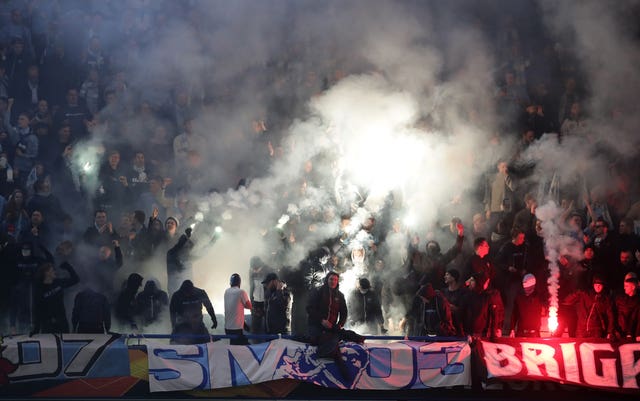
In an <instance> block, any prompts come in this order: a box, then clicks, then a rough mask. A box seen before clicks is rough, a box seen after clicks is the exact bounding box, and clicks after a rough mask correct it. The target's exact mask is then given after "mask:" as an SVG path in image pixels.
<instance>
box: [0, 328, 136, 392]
mask: <svg viewBox="0 0 640 401" xmlns="http://www.w3.org/2000/svg"><path fill="white" fill-rule="evenodd" d="M0 371H1V372H0V384H8V383H17V382H22V381H27V380H45V379H54V380H66V379H79V378H97V377H115V376H129V374H130V365H129V351H128V348H127V346H126V344H125V342H124V338H121V337H120V336H119V335H103V334H61V335H54V334H38V335H34V336H27V335H23V336H15V337H4V338H2V344H1V346H0Z"/></svg>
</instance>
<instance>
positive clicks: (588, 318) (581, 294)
mask: <svg viewBox="0 0 640 401" xmlns="http://www.w3.org/2000/svg"><path fill="white" fill-rule="evenodd" d="M604 291H605V290H603V291H602V293H600V294H596V293H595V291H593V290H591V291H578V292H575V293H573V294H571V295H569V296H567V297H566V298H565V299H564V302H563V303H564V304H566V305H573V306H575V308H576V313H577V315H578V327H577V330H576V336H577V337H596V338H605V337H607V335H609V334H611V335H613V334H614V330H615V321H614V317H613V302H612V301H611V298H609V296H608V295H606V294H604Z"/></svg>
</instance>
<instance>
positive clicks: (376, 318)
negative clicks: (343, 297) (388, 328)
mask: <svg viewBox="0 0 640 401" xmlns="http://www.w3.org/2000/svg"><path fill="white" fill-rule="evenodd" d="M348 310H349V321H350V322H351V325H353V326H356V325H361V324H366V325H367V329H369V330H370V331H371V333H370V334H378V329H379V327H380V326H382V325H383V324H384V319H383V317H382V306H381V305H380V300H379V299H378V296H377V295H376V293H375V292H374V291H373V290H369V291H367V292H366V293H365V294H363V293H361V292H360V290H359V289H355V290H353V291H352V292H351V294H350V296H349V308H348Z"/></svg>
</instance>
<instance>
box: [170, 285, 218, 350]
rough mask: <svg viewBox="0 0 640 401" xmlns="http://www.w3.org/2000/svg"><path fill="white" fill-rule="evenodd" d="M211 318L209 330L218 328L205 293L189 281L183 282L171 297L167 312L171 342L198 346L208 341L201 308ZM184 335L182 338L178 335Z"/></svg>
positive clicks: (214, 314) (211, 306)
mask: <svg viewBox="0 0 640 401" xmlns="http://www.w3.org/2000/svg"><path fill="white" fill-rule="evenodd" d="M203 306H204V307H205V308H206V309H207V312H208V313H209V316H211V321H212V325H211V328H212V329H215V328H216V327H218V320H217V318H216V313H215V311H214V310H213V305H212V304H211V301H210V300H209V296H208V295H207V293H206V292H205V291H204V290H203V289H200V288H197V287H195V286H194V285H193V282H192V281H191V280H184V281H183V282H182V285H181V286H180V288H179V289H178V291H176V292H175V294H173V295H172V296H171V303H170V305H169V312H170V314H171V326H172V327H173V332H172V334H173V335H176V336H177V337H174V338H173V339H172V340H171V342H172V343H176V344H200V343H204V342H208V341H209V331H208V330H207V327H206V326H205V325H204V321H203V316H202V307H203ZM181 334H182V335H185V336H184V337H182V336H178V335H181Z"/></svg>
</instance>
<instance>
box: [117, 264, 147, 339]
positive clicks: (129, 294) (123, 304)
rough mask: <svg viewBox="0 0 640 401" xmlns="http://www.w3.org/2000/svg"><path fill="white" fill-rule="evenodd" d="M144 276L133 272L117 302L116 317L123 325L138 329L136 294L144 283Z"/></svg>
mask: <svg viewBox="0 0 640 401" xmlns="http://www.w3.org/2000/svg"><path fill="white" fill-rule="evenodd" d="M142 280H143V278H142V276H141V275H139V274H138V273H131V274H130V275H129V277H128V278H127V281H126V282H125V283H124V287H123V288H122V291H120V294H119V295H118V299H117V301H116V304H115V317H116V319H117V320H118V322H119V323H120V324H121V325H125V326H128V327H130V328H131V330H138V325H137V324H136V320H135V316H136V311H137V309H138V306H137V304H136V296H137V294H138V289H140V286H141V285H142Z"/></svg>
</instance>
